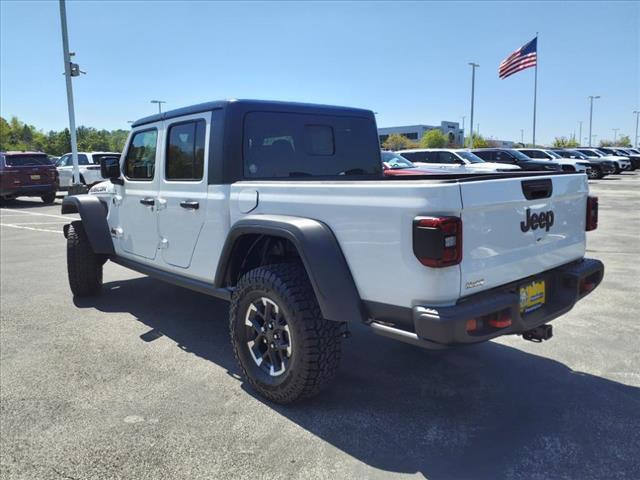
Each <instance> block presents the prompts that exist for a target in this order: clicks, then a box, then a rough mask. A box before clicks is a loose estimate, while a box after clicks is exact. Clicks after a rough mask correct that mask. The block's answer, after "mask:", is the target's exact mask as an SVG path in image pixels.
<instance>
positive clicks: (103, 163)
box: [100, 157, 120, 179]
mask: <svg viewBox="0 0 640 480" xmlns="http://www.w3.org/2000/svg"><path fill="white" fill-rule="evenodd" d="M100 175H102V178H108V179H112V178H120V158H118V157H102V158H101V159H100Z"/></svg>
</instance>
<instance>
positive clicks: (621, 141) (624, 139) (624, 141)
mask: <svg viewBox="0 0 640 480" xmlns="http://www.w3.org/2000/svg"><path fill="white" fill-rule="evenodd" d="M616 145H617V146H618V147H628V146H629V145H631V137H629V135H620V138H618V141H617V142H616Z"/></svg>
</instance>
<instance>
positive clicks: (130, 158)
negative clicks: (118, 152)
mask: <svg viewBox="0 0 640 480" xmlns="http://www.w3.org/2000/svg"><path fill="white" fill-rule="evenodd" d="M157 142H158V131H157V130H156V129H153V130H143V131H140V132H136V133H135V134H134V135H133V138H132V139H131V143H130V144H129V150H127V156H126V158H125V161H124V172H125V175H126V177H127V178H130V179H132V180H142V181H151V180H153V175H154V173H155V170H156V145H157Z"/></svg>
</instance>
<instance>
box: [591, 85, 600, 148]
mask: <svg viewBox="0 0 640 480" xmlns="http://www.w3.org/2000/svg"><path fill="white" fill-rule="evenodd" d="M595 98H600V95H589V146H591V138H592V137H593V135H591V129H592V127H593V100H594V99H595Z"/></svg>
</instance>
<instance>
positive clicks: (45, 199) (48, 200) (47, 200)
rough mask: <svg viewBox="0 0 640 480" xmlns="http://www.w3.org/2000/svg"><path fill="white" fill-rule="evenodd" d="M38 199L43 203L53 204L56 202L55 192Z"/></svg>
mask: <svg viewBox="0 0 640 480" xmlns="http://www.w3.org/2000/svg"><path fill="white" fill-rule="evenodd" d="M40 198H41V199H42V201H43V202H44V203H53V202H55V201H56V192H49V193H45V194H44V195H42V196H41V197H40Z"/></svg>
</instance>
